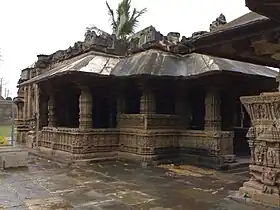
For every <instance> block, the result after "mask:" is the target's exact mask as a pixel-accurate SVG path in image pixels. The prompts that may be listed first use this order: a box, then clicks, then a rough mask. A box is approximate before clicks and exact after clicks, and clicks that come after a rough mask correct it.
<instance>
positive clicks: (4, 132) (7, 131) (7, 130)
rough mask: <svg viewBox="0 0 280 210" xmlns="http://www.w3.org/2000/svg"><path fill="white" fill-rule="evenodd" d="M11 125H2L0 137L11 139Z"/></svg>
mask: <svg viewBox="0 0 280 210" xmlns="http://www.w3.org/2000/svg"><path fill="white" fill-rule="evenodd" d="M11 129H12V126H11V125H0V136H3V137H9V136H11Z"/></svg>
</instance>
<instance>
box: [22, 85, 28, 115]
mask: <svg viewBox="0 0 280 210" xmlns="http://www.w3.org/2000/svg"><path fill="white" fill-rule="evenodd" d="M23 92H24V94H23V100H24V107H23V119H24V120H27V118H28V117H27V110H28V88H27V87H26V86H25V87H24V88H23Z"/></svg>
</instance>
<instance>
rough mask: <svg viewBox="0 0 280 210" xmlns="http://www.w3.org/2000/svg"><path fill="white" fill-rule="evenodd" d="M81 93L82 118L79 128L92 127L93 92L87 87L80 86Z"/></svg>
mask: <svg viewBox="0 0 280 210" xmlns="http://www.w3.org/2000/svg"><path fill="white" fill-rule="evenodd" d="M80 89H81V94H80V99H79V106H80V118H79V122H80V125H79V128H81V129H90V128H92V94H91V92H90V90H89V88H87V87H80Z"/></svg>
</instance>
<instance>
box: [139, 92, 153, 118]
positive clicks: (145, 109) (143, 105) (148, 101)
mask: <svg viewBox="0 0 280 210" xmlns="http://www.w3.org/2000/svg"><path fill="white" fill-rule="evenodd" d="M155 102H156V101H155V96H154V93H153V92H152V90H150V89H146V88H143V92H142V96H141V99H140V113H141V114H154V113H155V112H156V103H155Z"/></svg>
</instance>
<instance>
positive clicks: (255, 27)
mask: <svg viewBox="0 0 280 210" xmlns="http://www.w3.org/2000/svg"><path fill="white" fill-rule="evenodd" d="M246 3H247V5H248V6H249V7H250V8H251V9H252V10H254V11H257V12H258V13H260V14H264V15H267V16H268V17H270V18H272V19H269V18H268V17H265V16H262V15H259V14H257V13H254V12H250V13H248V14H246V15H244V16H242V17H240V18H239V19H237V20H234V21H232V22H230V23H228V24H225V25H224V26H222V27H221V28H218V29H215V30H214V31H213V32H209V33H205V34H203V35H201V36H199V37H197V38H192V39H188V40H185V44H186V45H187V46H189V45H191V46H192V49H193V51H194V52H199V53H203V54H207V55H215V56H218V57H223V58H228V59H234V60H239V61H247V62H252V63H257V64H263V65H266V66H273V67H276V68H277V67H278V68H279V67H280V54H279V49H280V44H279V37H280V28H279V23H278V22H276V21H279V20H280V19H279V17H280V16H279V14H280V13H279V6H278V5H279V3H278V2H276V1H273V0H272V1H269V2H268V1H257V0H247V1H246ZM277 4H278V5H277ZM275 20H276V21H275ZM278 77H279V76H278ZM277 80H278V82H279V78H277ZM273 83H275V81H273ZM278 90H279V87H278ZM213 101H214V100H213ZM241 102H242V104H243V105H244V107H245V109H246V111H245V112H243V113H245V114H248V115H249V117H250V120H251V127H250V129H249V131H248V133H247V137H248V139H249V140H248V143H249V147H250V151H251V164H250V167H249V170H250V174H251V176H252V177H251V179H250V180H249V181H247V182H245V183H244V185H243V186H242V187H241V188H240V190H239V192H238V196H237V198H238V199H240V198H241V200H242V202H243V201H244V198H246V199H248V200H250V201H253V202H259V203H264V204H270V205H276V206H277V207H279V206H280V176H279V175H280V135H279V128H280V119H279V118H280V115H279V111H280V110H279V107H280V93H279V91H278V92H276V90H274V92H265V91H264V93H261V94H258V95H257V96H243V97H241ZM213 104H214V103H213ZM233 197H234V198H236V196H233Z"/></svg>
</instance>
